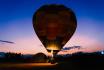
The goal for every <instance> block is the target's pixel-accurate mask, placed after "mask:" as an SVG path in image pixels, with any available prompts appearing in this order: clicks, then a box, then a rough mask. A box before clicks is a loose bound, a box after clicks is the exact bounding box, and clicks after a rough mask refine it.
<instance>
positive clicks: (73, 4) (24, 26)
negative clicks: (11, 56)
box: [0, 0, 104, 54]
mask: <svg viewBox="0 0 104 70" xmlns="http://www.w3.org/2000/svg"><path fill="white" fill-rule="evenodd" d="M103 3H104V1H103V0H85V1H83V0H57V1H56V0H52V1H50V0H42V1H40V0H34V1H33V0H15V1H14V0H10V1H8V0H0V16H1V17H0V40H7V41H13V42H15V44H8V43H3V42H0V52H18V53H19V52H20V53H24V54H34V53H38V52H44V53H47V51H46V49H45V48H44V46H43V45H42V43H41V42H40V40H39V39H38V38H37V36H36V34H35V32H34V29H33V26H32V16H33V14H34V12H35V11H36V10H37V9H38V8H39V7H40V6H42V5H44V4H64V5H65V6H67V7H69V8H71V9H72V10H73V11H74V12H75V14H76V17H77V23H78V27H77V30H76V32H75V34H74V35H73V36H72V38H71V40H70V41H68V43H67V44H66V45H65V46H64V47H68V46H75V45H78V46H82V49H80V50H78V49H73V50H70V51H68V52H66V53H72V52H76V51H85V52H86V51H87V52H93V51H98V50H104V32H103V29H104V14H103V12H104V4H103ZM61 53H63V52H61Z"/></svg>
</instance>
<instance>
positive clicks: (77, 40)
mask: <svg viewBox="0 0 104 70" xmlns="http://www.w3.org/2000/svg"><path fill="white" fill-rule="evenodd" d="M75 45H77V46H81V49H71V50H68V51H67V52H62V51H61V52H59V53H61V54H67V53H74V52H78V51H83V52H95V51H100V50H104V44H103V43H101V42H99V41H97V40H96V39H94V38H91V37H88V36H83V35H74V36H73V37H72V38H71V39H70V41H68V43H67V44H66V45H65V46H64V48H65V47H67V46H75Z"/></svg>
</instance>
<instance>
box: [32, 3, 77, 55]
mask: <svg viewBox="0 0 104 70" xmlns="http://www.w3.org/2000/svg"><path fill="white" fill-rule="evenodd" d="M33 27H34V30H35V32H36V34H37V36H38V37H39V39H40V41H41V42H42V44H43V45H44V46H45V48H46V49H47V51H48V52H49V53H50V52H51V53H52V54H53V55H56V54H57V53H58V52H59V51H60V50H61V49H62V47H63V46H64V45H65V44H66V43H67V42H68V41H69V40H70V38H71V37H72V35H73V34H74V32H75V30H76V27H77V20H76V16H75V14H74V12H73V11H72V10H71V9H70V8H67V7H65V6H64V5H55V4H52V5H43V6H41V7H40V8H39V9H38V10H37V11H36V12H35V14H34V15H33Z"/></svg>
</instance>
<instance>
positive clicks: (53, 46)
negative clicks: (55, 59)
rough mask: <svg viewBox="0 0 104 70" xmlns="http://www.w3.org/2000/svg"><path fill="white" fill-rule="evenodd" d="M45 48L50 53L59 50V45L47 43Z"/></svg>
mask: <svg viewBox="0 0 104 70" xmlns="http://www.w3.org/2000/svg"><path fill="white" fill-rule="evenodd" d="M46 49H47V51H48V53H49V54H51V55H53V54H56V53H57V52H59V50H60V48H59V46H58V45H56V44H49V45H48V46H47V48H46Z"/></svg>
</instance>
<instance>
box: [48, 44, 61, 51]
mask: <svg viewBox="0 0 104 70" xmlns="http://www.w3.org/2000/svg"><path fill="white" fill-rule="evenodd" d="M47 49H48V50H59V47H58V46H57V45H56V44H50V45H48V46H47Z"/></svg>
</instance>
